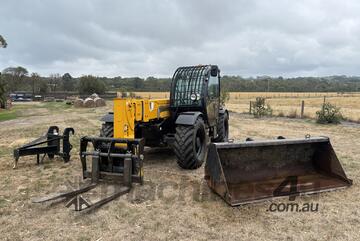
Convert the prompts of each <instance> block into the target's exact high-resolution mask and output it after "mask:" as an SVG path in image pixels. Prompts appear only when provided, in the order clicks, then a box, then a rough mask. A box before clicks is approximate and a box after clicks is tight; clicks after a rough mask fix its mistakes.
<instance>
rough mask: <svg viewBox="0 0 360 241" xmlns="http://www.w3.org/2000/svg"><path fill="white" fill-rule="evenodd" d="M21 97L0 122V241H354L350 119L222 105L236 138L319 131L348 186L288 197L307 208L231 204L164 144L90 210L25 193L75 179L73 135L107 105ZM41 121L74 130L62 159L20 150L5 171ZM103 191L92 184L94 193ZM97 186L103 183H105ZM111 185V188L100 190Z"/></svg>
mask: <svg viewBox="0 0 360 241" xmlns="http://www.w3.org/2000/svg"><path fill="white" fill-rule="evenodd" d="M61 105H65V104H63V103H57V104H56V105H54V106H50V107H49V106H47V107H46V106H45V107H44V106H41V105H31V104H28V106H26V107H24V108H21V111H22V114H21V115H20V117H18V118H17V119H14V120H8V121H4V122H0V233H1V236H0V237H1V238H0V239H1V240H264V239H272V240H333V239H334V240H360V232H359V229H360V209H359V207H360V192H359V191H360V190H359V184H358V183H359V182H360V162H359V160H360V142H359V140H360V125H359V124H354V123H345V124H341V125H337V126H333V125H330V126H322V125H318V124H316V123H315V122H314V121H313V120H299V119H288V118H264V119H254V118H253V117H251V116H247V115H244V114H240V113H234V112H232V113H230V137H231V138H233V139H235V140H244V139H245V138H246V137H254V138H256V139H266V138H274V137H276V136H279V135H283V136H286V137H289V138H290V137H303V136H304V135H305V134H311V135H312V136H317V135H326V136H329V137H330V138H331V141H332V144H333V147H334V149H335V151H336V152H337V155H338V157H339V159H340V161H341V163H342V165H343V168H344V169H345V172H346V174H347V176H348V177H349V178H351V179H353V181H354V185H353V186H352V187H350V188H348V189H345V190H341V191H335V192H328V193H322V194H318V195H310V196H303V197H298V198H297V199H296V200H295V201H294V202H296V203H298V204H299V205H302V204H304V203H318V204H319V208H318V211H317V212H280V211H279V212H270V211H267V210H268V208H269V205H271V203H277V204H280V203H288V202H289V201H288V199H287V198H280V199H276V200H273V201H267V202H262V203H258V204H250V205H244V206H240V207H235V208H232V207H230V206H228V205H227V204H226V203H225V202H223V201H222V199H220V198H219V197H218V196H217V195H215V194H213V193H212V192H211V191H209V189H208V187H207V185H206V183H205V182H204V179H203V175H204V169H203V167H202V168H199V169H198V170H194V171H188V170H182V169H180V168H179V167H178V166H177V164H176V161H175V157H174V155H173V154H172V153H171V151H168V150H149V151H147V152H146V154H145V163H144V166H145V170H144V175H145V184H144V185H143V186H140V185H137V184H136V185H135V186H134V188H133V190H132V192H131V193H130V194H128V195H125V196H123V197H121V198H119V199H117V200H114V201H112V202H111V203H109V204H107V205H105V206H103V207H101V208H100V209H98V210H95V211H93V212H90V213H77V212H75V211H73V210H71V209H68V208H66V207H65V206H64V203H52V204H33V203H32V202H31V199H32V198H34V197H39V196H43V195H45V194H48V193H51V192H54V191H59V190H61V189H64V188H65V186H64V184H65V183H68V182H75V181H76V180H77V178H79V177H80V173H81V171H80V170H81V165H80V160H79V157H78V155H77V153H78V151H79V139H80V138H81V137H82V136H84V135H97V134H98V132H99V127H100V126H101V122H100V121H99V120H98V119H99V118H100V117H101V116H102V115H103V114H104V113H105V112H107V111H108V110H110V109H111V104H110V105H108V106H107V107H102V108H96V109H73V108H63V106H61ZM50 125H58V126H59V127H60V129H61V131H62V130H63V129H64V128H65V127H68V126H71V127H73V128H74V129H75V131H76V134H75V136H74V137H72V138H71V142H72V144H73V145H74V149H73V150H72V158H71V159H72V160H71V162H69V163H66V164H65V163H63V162H62V161H61V160H60V159H55V160H53V161H50V160H48V159H45V160H44V164H43V165H40V166H37V165H36V164H35V163H36V160H35V158H34V157H24V158H21V159H20V161H19V167H18V169H16V170H13V169H12V164H13V157H12V150H13V148H15V147H17V146H19V145H21V144H23V143H26V142H27V141H30V140H32V139H33V138H35V137H37V136H40V135H41V134H43V133H44V132H45V131H46V130H47V128H48V127H49V126H50ZM104 190H105V189H103V190H102V191H104ZM105 191H107V190H105ZM110 191H111V190H110Z"/></svg>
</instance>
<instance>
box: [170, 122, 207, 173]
mask: <svg viewBox="0 0 360 241" xmlns="http://www.w3.org/2000/svg"><path fill="white" fill-rule="evenodd" d="M207 140H208V136H207V134H206V130H205V124H204V121H203V120H202V119H201V118H199V119H197V120H196V122H195V124H194V125H193V126H187V125H179V126H177V127H176V133H175V141H174V145H173V148H174V152H175V155H176V157H177V163H178V165H179V166H180V167H181V168H184V169H196V168H199V167H200V166H201V165H202V164H203V162H204V161H205V158H206V155H207Z"/></svg>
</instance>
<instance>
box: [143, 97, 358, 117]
mask: <svg viewBox="0 0 360 241" xmlns="http://www.w3.org/2000/svg"><path fill="white" fill-rule="evenodd" d="M136 95H137V96H141V97H144V98H149V97H150V98H169V93H167V92H136ZM324 96H325V97H326V101H327V102H330V103H332V104H335V105H336V106H338V107H340V108H341V112H342V114H343V116H344V118H346V119H347V120H349V121H354V122H360V93H293V92H292V93H290V92H289V93H275V92H269V93H267V92H231V93H230V100H229V101H228V103H226V107H227V108H228V109H229V110H231V111H234V112H238V113H248V112H249V103H250V101H255V99H256V97H265V98H267V101H266V103H268V104H270V106H271V107H272V109H273V110H274V112H273V114H274V115H275V116H277V115H280V116H292V117H293V116H297V117H299V116H300V112H301V101H302V100H304V101H305V111H304V116H306V117H309V118H315V117H316V111H318V110H320V109H321V105H322V104H323V102H324Z"/></svg>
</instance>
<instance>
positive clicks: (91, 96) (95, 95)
mask: <svg viewBox="0 0 360 241" xmlns="http://www.w3.org/2000/svg"><path fill="white" fill-rule="evenodd" d="M89 98H91V99H93V100H95V99H96V98H99V95H98V94H96V93H94V94H92V95H90V96H89Z"/></svg>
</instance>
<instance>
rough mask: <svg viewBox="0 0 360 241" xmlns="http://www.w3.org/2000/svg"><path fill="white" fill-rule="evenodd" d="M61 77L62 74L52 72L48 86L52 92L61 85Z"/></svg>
mask: <svg viewBox="0 0 360 241" xmlns="http://www.w3.org/2000/svg"><path fill="white" fill-rule="evenodd" d="M61 80H62V79H61V77H60V74H50V76H49V78H48V86H49V87H50V91H51V92H55V91H56V90H57V89H59V87H60V86H61Z"/></svg>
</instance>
